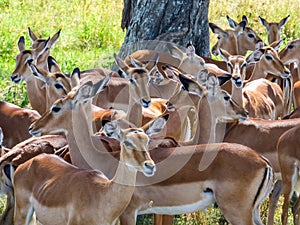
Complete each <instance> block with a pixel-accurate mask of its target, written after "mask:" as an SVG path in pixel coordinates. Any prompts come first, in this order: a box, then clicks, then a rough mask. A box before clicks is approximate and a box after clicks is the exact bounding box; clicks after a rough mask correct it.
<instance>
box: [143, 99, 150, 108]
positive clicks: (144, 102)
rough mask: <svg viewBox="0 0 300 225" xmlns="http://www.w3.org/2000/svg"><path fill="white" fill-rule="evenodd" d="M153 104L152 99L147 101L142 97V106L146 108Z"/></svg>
mask: <svg viewBox="0 0 300 225" xmlns="http://www.w3.org/2000/svg"><path fill="white" fill-rule="evenodd" d="M150 105H151V100H149V101H147V100H145V99H142V106H143V107H144V108H148V107H149V106H150Z"/></svg>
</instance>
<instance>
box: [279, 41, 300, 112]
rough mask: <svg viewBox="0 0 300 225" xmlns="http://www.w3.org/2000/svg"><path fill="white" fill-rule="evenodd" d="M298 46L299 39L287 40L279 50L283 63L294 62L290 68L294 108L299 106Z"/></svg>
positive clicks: (299, 56) (299, 60)
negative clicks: (292, 68) (292, 67)
mask: <svg viewBox="0 0 300 225" xmlns="http://www.w3.org/2000/svg"><path fill="white" fill-rule="evenodd" d="M299 46H300V39H299V38H297V39H294V40H291V41H289V42H288V44H287V45H286V46H285V48H284V49H282V50H281V51H280V52H279V57H280V59H281V60H282V62H283V63H284V64H290V65H291V64H294V70H292V75H293V82H294V86H293V100H294V108H296V107H298V106H300V81H299V80H300V72H299V69H298V67H299V65H300V64H299V62H300V54H299V52H298V50H299Z"/></svg>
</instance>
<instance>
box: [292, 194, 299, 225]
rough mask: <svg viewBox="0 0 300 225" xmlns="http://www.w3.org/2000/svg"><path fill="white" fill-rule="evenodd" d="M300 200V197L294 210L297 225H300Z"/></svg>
mask: <svg viewBox="0 0 300 225" xmlns="http://www.w3.org/2000/svg"><path fill="white" fill-rule="evenodd" d="M299 199H300V197H298V198H297V200H296V202H295V204H294V205H293V208H292V212H293V218H294V224H295V225H300V216H299V209H300V200H299Z"/></svg>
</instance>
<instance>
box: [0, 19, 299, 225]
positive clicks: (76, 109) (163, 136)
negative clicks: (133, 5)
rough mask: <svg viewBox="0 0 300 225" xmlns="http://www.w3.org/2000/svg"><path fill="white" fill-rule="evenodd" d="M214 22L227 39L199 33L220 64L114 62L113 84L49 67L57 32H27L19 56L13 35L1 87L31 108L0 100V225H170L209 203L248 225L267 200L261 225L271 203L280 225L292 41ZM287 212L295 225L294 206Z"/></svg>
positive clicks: (167, 55)
mask: <svg viewBox="0 0 300 225" xmlns="http://www.w3.org/2000/svg"><path fill="white" fill-rule="evenodd" d="M227 20H228V23H229V26H230V27H231V28H230V29H226V30H224V29H222V28H220V27H219V26H218V25H216V24H214V23H209V26H210V28H211V31H212V32H213V33H214V34H216V35H217V36H218V42H217V43H216V45H214V46H213V48H212V53H213V54H214V55H220V56H221V58H222V59H223V61H217V60H213V59H211V58H205V57H200V56H198V55H197V54H196V53H195V48H194V46H193V45H192V44H189V45H188V46H187V48H186V49H185V50H183V49H182V48H179V47H178V46H176V45H175V44H171V43H168V44H166V48H167V49H168V51H167V52H162V51H159V50H149V49H141V50H137V51H135V52H133V53H132V54H131V55H128V56H127V57H126V58H125V59H121V58H120V57H119V56H118V55H116V54H115V55H114V59H115V62H116V65H117V66H118V71H117V72H115V71H110V70H107V69H104V68H92V69H88V70H84V71H80V70H79V69H78V68H75V69H74V70H73V72H72V73H71V74H64V73H62V71H61V68H60V66H59V63H58V62H57V61H56V60H55V59H54V58H53V57H52V56H50V50H51V47H52V46H53V45H54V44H55V43H56V42H57V41H58V39H59V37H60V31H58V32H57V33H56V34H54V35H53V36H52V37H51V38H48V39H40V38H38V37H37V36H36V35H35V34H34V32H33V31H32V30H31V29H30V28H28V34H29V37H30V40H31V42H32V48H31V49H30V50H28V49H26V48H25V38H24V37H23V36H22V37H20V39H19V41H18V48H19V51H20V52H19V54H18V55H17V56H16V66H15V70H14V71H13V73H12V75H11V77H10V78H11V80H12V81H13V82H14V83H20V82H21V81H22V80H23V81H25V82H26V88H27V93H28V98H29V102H30V105H31V107H32V109H33V110H29V109H22V108H20V107H17V106H15V105H12V104H10V103H7V102H0V115H1V117H0V127H1V130H0V144H1V145H0V147H1V157H0V169H1V177H2V179H1V191H2V193H4V194H6V196H7V201H6V206H5V210H4V212H3V214H2V217H1V220H0V224H2V225H11V224H15V225H24V224H26V225H29V224H43V225H53V224H56V225H61V224H69V225H82V224H94V225H96V224H97V225H98V224H101V225H106V224H107V225H110V224H116V223H117V221H119V223H120V224H121V225H133V224H136V219H137V216H138V215H141V214H154V219H153V224H155V225H169V224H170V225H171V224H172V223H173V216H174V215H176V214H183V213H192V212H195V211H198V210H203V209H205V208H207V207H209V206H211V205H212V204H214V203H216V204H217V206H218V207H219V208H220V210H221V211H222V213H223V214H224V216H225V218H226V220H227V221H228V222H230V223H231V224H233V225H252V224H255V225H261V224H263V223H262V221H261V218H260V205H261V203H262V202H263V201H264V200H265V199H266V198H267V197H269V201H270V202H269V212H268V225H271V224H273V223H274V214H275V209H276V205H277V201H278V198H279V196H280V195H281V194H283V195H284V203H283V206H282V216H281V220H282V224H283V225H286V224H287V221H288V210H289V206H290V203H291V200H292V196H293V193H294V192H296V193H297V191H298V190H297V187H298V186H299V185H298V176H299V168H300V165H299V164H300V154H298V152H297V150H298V148H300V140H299V138H297V137H298V135H300V119H298V118H299V110H300V109H299V108H297V107H298V106H300V71H298V64H299V62H300V51H299V48H300V39H295V40H292V41H290V42H289V43H288V44H287V45H286V46H285V47H284V48H283V49H282V50H281V51H279V48H280V45H282V42H283V41H282V40H280V31H281V29H282V28H283V26H284V25H285V24H286V23H287V22H288V20H289V16H287V17H286V18H283V19H282V20H281V21H280V22H278V23H277V22H272V23H271V22H267V20H265V19H264V18H262V17H259V20H260V22H261V24H262V25H263V26H264V27H265V28H266V29H267V33H268V42H269V45H267V44H266V43H264V42H263V41H262V39H260V37H259V36H258V35H257V34H256V33H255V31H253V30H252V29H251V28H250V27H248V18H247V17H246V16H243V17H242V21H241V22H236V21H234V20H233V19H231V18H230V17H229V16H227ZM249 50H250V51H252V53H251V54H250V55H248V56H246V53H247V52H248V51H249ZM278 51H279V52H278ZM292 109H295V110H294V111H293V112H292V113H291V111H292ZM20 124H22V125H21V126H20ZM138 171H140V172H142V173H138ZM297 196H298V195H297ZM292 213H293V220H294V224H296V225H300V215H299V214H300V200H299V198H297V199H296V201H295V202H293V206H292Z"/></svg>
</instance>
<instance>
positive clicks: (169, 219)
mask: <svg viewBox="0 0 300 225" xmlns="http://www.w3.org/2000/svg"><path fill="white" fill-rule="evenodd" d="M173 218H174V216H171V215H163V225H172V224H173Z"/></svg>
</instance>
